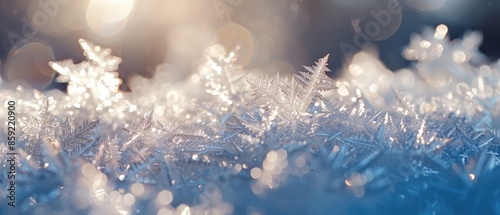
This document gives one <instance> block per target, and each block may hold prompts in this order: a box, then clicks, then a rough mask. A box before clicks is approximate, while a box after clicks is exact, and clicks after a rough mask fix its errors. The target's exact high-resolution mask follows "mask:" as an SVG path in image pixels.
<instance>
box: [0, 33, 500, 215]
mask: <svg viewBox="0 0 500 215" xmlns="http://www.w3.org/2000/svg"><path fill="white" fill-rule="evenodd" d="M446 33H447V28H446V26H443V25H440V26H438V27H437V28H436V30H435V31H426V32H424V34H423V35H421V36H414V37H413V38H412V40H411V43H410V45H409V46H408V47H407V48H406V49H405V50H404V51H403V55H404V57H406V58H407V59H409V60H414V61H416V62H415V65H414V66H413V67H411V68H408V69H406V70H404V71H399V72H396V73H394V74H393V73H392V72H389V71H387V70H386V69H384V67H383V65H382V64H381V63H380V62H379V61H378V60H377V59H376V58H374V57H373V56H370V55H369V54H367V53H365V52H363V53H359V54H357V55H356V56H355V57H354V58H353V61H352V62H351V63H350V65H349V66H348V68H346V70H347V71H348V72H349V73H350V74H351V76H347V78H344V79H343V80H337V81H334V80H332V79H330V78H329V77H328V76H327V72H328V71H329V70H328V68H327V63H328V56H326V57H324V58H321V59H319V60H318V61H317V62H316V64H315V65H314V66H312V67H305V71H304V72H300V73H299V74H297V75H295V76H294V77H283V76H280V75H279V74H278V75H276V76H275V77H267V76H261V77H255V76H250V77H247V76H246V75H245V72H246V71H244V70H243V69H242V68H239V67H238V66H236V65H235V64H234V62H235V53H233V52H229V54H228V55H227V56H226V55H225V54H223V52H220V51H214V50H217V49H216V48H215V49H214V48H212V49H209V51H208V54H207V56H206V58H204V59H203V60H204V62H203V63H202V64H201V65H200V67H199V68H198V69H197V70H196V71H195V73H194V74H193V75H192V76H191V77H189V78H188V80H187V81H186V83H180V84H179V83H165V82H163V81H165V80H166V78H165V77H163V76H162V74H157V77H155V78H153V79H152V80H146V79H141V78H137V79H134V81H132V85H131V89H132V92H130V93H125V92H120V91H119V90H118V85H119V84H120V83H121V80H120V79H119V78H118V77H117V75H116V72H115V71H116V70H117V66H118V64H119V62H120V59H119V58H117V57H114V56H111V55H110V50H109V49H104V48H101V47H98V46H95V45H93V44H91V43H89V42H86V41H84V40H80V45H81V46H82V49H83V50H84V53H85V56H86V57H87V61H84V62H82V63H79V64H76V65H75V64H73V62H72V61H70V60H66V61H62V62H55V63H51V66H52V67H53V68H54V69H55V70H56V71H57V72H58V73H59V74H60V75H59V76H58V78H57V81H60V82H68V92H67V94H65V95H60V94H53V93H50V92H48V93H46V94H47V96H44V95H42V94H40V93H39V92H36V91H35V92H34V93H32V91H29V90H26V89H23V88H18V89H16V90H15V91H12V90H2V93H1V95H0V101H1V102H2V103H3V104H4V105H5V104H6V103H7V101H9V100H12V99H14V100H16V101H18V102H17V104H18V107H17V109H16V110H17V111H18V112H19V116H20V118H19V127H20V129H21V132H22V133H21V134H20V135H21V136H20V137H21V139H20V141H19V142H18V146H19V149H18V152H19V156H18V159H19V161H20V162H19V163H17V164H16V165H17V168H18V173H17V174H18V175H17V176H18V177H17V178H18V179H17V183H18V184H19V185H18V193H19V195H18V205H19V207H16V209H15V210H19V211H21V212H35V211H36V212H37V213H49V211H59V212H61V213H70V212H72V213H81V214H86V213H89V212H92V211H100V212H99V213H103V214H156V213H158V214H169V213H174V214H189V213H191V214H231V213H234V214H245V213H247V214H255V213H264V214H284V213H286V214H331V213H334V212H335V213H341V214H356V213H362V214H366V213H377V214H393V213H395V214H402V213H407V212H408V207H409V206H413V207H414V208H412V209H411V210H412V211H415V213H417V214H433V213H436V214H453V213H466V214H500V186H499V183H498V178H499V177H500V169H499V168H500V167H499V165H500V155H499V154H500V132H499V131H500V130H499V129H500V125H499V124H498V122H499V120H498V119H499V115H500V109H499V107H500V104H499V103H500V101H499V96H500V68H499V66H498V63H497V62H495V63H489V62H486V61H484V58H483V57H482V55H481V54H480V53H478V51H477V47H478V45H479V43H480V35H479V34H478V33H469V34H467V35H466V36H465V38H464V39H463V40H456V41H454V42H453V43H450V42H449V39H448V38H447V37H446ZM431 71H432V72H431ZM368 72H372V73H371V74H370V73H368ZM160 76H161V77H160ZM367 77H368V78H367ZM374 77H375V78H374ZM371 79H373V80H374V81H373V83H370V81H371ZM140 83H143V85H144V86H140ZM138 84H139V85H138ZM200 86H201V87H200ZM409 86H412V87H409ZM179 88H180V89H179ZM188 89H189V90H188ZM188 91H195V92H188ZM179 102H180V103H179ZM5 110H6V108H2V110H0V113H1V116H0V117H4V116H6V114H5ZM2 119H3V118H2ZM0 132H2V133H1V135H2V137H4V136H6V135H5V129H2V131H0ZM4 139H5V138H2V141H3V140H4ZM5 150H6V149H5V148H4V147H3V145H2V147H0V152H5ZM4 154H5V153H2V154H0V157H1V158H2V163H3V164H4V165H3V166H2V170H3V171H4V172H5V170H6V169H5V168H6V167H7V166H6V165H5V157H2V156H4ZM6 183H8V182H7V180H5V178H2V180H0V184H1V185H2V187H5V186H7V184H6ZM5 190H6V189H2V190H0V194H1V195H0V196H1V197H0V198H2V202H5V201H6V199H3V198H5V196H6V193H5ZM4 200H5V201H4ZM415 205H417V206H416V207H415ZM2 207H3V208H1V210H4V211H5V210H10V209H8V208H5V207H4V206H2ZM0 212H3V211H0Z"/></svg>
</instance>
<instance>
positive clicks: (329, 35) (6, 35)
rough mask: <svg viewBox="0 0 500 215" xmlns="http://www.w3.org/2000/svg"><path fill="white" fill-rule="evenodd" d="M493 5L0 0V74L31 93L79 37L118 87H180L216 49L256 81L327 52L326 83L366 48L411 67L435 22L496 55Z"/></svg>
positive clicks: (480, 1) (73, 53) (419, 0)
mask: <svg viewBox="0 0 500 215" xmlns="http://www.w3.org/2000/svg"><path fill="white" fill-rule="evenodd" d="M499 12H500V1H498V0H272V1H269V0H182V1H180V0H144V1H137V0H17V1H10V0H0V68H1V70H0V74H1V75H0V76H1V78H2V79H3V80H4V82H7V83H14V84H19V83H22V84H27V85H31V86H33V87H35V88H39V89H50V88H60V89H63V90H64V85H57V84H55V83H53V81H52V80H53V77H54V71H53V70H52V69H51V68H50V67H49V65H48V62H49V61H54V60H56V61H58V60H63V59H68V58H69V59H73V60H74V62H75V63H76V62H80V61H82V60H84V56H83V54H82V51H81V49H80V47H79V44H78V39H79V38H84V39H87V40H89V41H92V42H94V43H96V44H99V45H101V46H103V47H107V48H111V49H112V51H113V52H112V53H113V55H115V56H119V57H121V58H122V59H123V62H122V63H121V65H120V68H119V70H118V72H119V74H120V78H121V79H123V80H124V83H123V84H122V86H121V87H120V88H121V89H122V90H124V91H127V90H129V88H128V86H127V83H128V82H127V81H128V80H129V79H130V78H131V77H133V76H136V75H140V76H144V77H148V78H149V77H153V76H154V74H155V72H157V71H158V70H162V71H163V72H167V73H168V74H169V75H170V78H171V80H173V81H182V80H184V79H185V78H186V77H188V76H189V74H190V73H191V72H192V71H193V70H194V69H195V68H196V67H197V66H198V64H199V63H200V62H199V60H200V59H201V57H202V55H203V53H204V49H205V48H207V47H209V46H210V45H212V44H221V45H222V46H224V47H225V48H226V50H234V51H237V53H238V55H239V57H238V61H237V63H238V64H240V65H242V66H244V68H246V69H248V70H252V69H254V68H258V69H260V70H262V72H264V73H273V74H274V73H277V72H278V71H279V72H280V73H295V72H296V71H298V70H301V68H302V67H301V66H302V65H312V64H313V62H314V61H316V60H317V59H318V58H320V57H323V56H325V55H326V54H330V62H329V63H330V68H331V69H332V70H333V71H334V72H333V73H331V75H332V77H333V78H335V77H336V76H338V75H339V73H340V72H338V71H339V70H340V69H341V68H342V66H343V65H344V64H345V62H347V61H348V60H349V59H350V58H351V57H352V54H353V53H355V52H357V51H359V50H361V49H362V48H366V47H367V46H374V47H377V48H378V51H379V53H380V58H381V61H382V62H383V63H384V64H385V65H386V66H387V68H388V69H390V70H392V71H396V70H398V69H400V68H404V67H407V66H408V65H410V62H408V61H406V60H405V59H403V57H402V56H401V52H402V50H403V48H404V46H405V45H406V44H408V43H409V41H410V36H411V34H412V33H418V32H421V31H422V29H423V28H424V27H427V26H430V27H435V26H437V25H439V24H445V25H446V26H448V29H449V31H448V35H449V36H450V38H451V39H454V38H457V37H460V36H461V35H463V33H464V32H466V31H468V30H478V31H481V32H482V33H483V38H484V40H483V43H482V45H481V47H480V50H481V51H482V52H483V53H485V54H486V55H487V56H489V57H490V58H492V59H497V58H498V57H500V49H499V48H498V45H499V43H498V38H500V31H499V30H500V19H499V18H498V13H499Z"/></svg>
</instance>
